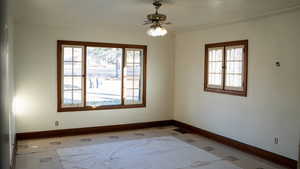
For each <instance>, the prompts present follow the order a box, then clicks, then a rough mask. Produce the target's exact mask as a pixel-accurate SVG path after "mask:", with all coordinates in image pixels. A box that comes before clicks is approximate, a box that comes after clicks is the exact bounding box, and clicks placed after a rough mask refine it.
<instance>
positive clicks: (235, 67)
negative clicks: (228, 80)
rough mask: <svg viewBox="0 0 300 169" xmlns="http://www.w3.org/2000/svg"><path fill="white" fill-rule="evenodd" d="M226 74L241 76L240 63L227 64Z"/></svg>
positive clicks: (241, 67) (241, 68)
mask: <svg viewBox="0 0 300 169" xmlns="http://www.w3.org/2000/svg"><path fill="white" fill-rule="evenodd" d="M226 64H227V66H226V73H235V74H241V73H242V72H243V66H242V64H243V63H242V62H227V63H226Z"/></svg>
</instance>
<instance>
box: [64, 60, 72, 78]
mask: <svg viewBox="0 0 300 169" xmlns="http://www.w3.org/2000/svg"><path fill="white" fill-rule="evenodd" d="M64 75H68V76H71V75H73V64H72V62H64Z"/></svg>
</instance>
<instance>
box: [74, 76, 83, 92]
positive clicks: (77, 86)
mask: <svg viewBox="0 0 300 169" xmlns="http://www.w3.org/2000/svg"><path fill="white" fill-rule="evenodd" d="M81 84H82V77H73V89H76V90H78V89H81V88H82V87H81Z"/></svg>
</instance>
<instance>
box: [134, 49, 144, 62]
mask: <svg viewBox="0 0 300 169" xmlns="http://www.w3.org/2000/svg"><path fill="white" fill-rule="evenodd" d="M141 53H142V52H141V51H135V53H134V63H140V58H141Z"/></svg>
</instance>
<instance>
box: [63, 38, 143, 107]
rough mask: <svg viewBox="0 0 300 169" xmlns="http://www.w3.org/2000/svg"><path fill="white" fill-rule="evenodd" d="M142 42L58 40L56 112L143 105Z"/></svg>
mask: <svg viewBox="0 0 300 169" xmlns="http://www.w3.org/2000/svg"><path fill="white" fill-rule="evenodd" d="M146 54H147V47H146V46H143V45H127V44H110V43H93V42H74V41H58V111H83V110H101V109H118V108H120V109H121V108H136V107H145V106H146V90H145V84H146Z"/></svg>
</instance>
